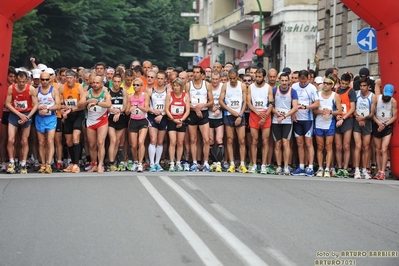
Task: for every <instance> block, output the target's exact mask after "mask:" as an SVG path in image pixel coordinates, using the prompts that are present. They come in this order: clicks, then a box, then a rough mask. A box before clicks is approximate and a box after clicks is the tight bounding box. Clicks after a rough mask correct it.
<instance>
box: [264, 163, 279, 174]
mask: <svg viewBox="0 0 399 266" xmlns="http://www.w3.org/2000/svg"><path fill="white" fill-rule="evenodd" d="M261 172H262V169H261ZM266 174H269V175H275V174H276V170H274V168H273V166H271V165H266Z"/></svg>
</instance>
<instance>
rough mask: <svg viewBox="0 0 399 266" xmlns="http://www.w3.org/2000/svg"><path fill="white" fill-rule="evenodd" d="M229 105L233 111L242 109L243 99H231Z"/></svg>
mask: <svg viewBox="0 0 399 266" xmlns="http://www.w3.org/2000/svg"><path fill="white" fill-rule="evenodd" d="M227 105H228V106H229V107H230V108H231V109H237V108H240V107H241V99H240V98H230V99H229V100H228V102H227Z"/></svg>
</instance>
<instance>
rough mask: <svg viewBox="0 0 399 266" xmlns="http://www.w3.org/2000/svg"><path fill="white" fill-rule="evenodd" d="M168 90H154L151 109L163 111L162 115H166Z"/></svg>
mask: <svg viewBox="0 0 399 266" xmlns="http://www.w3.org/2000/svg"><path fill="white" fill-rule="evenodd" d="M166 92H167V88H166V87H165V88H164V90H163V91H162V92H157V91H156V90H155V88H152V94H151V100H150V108H151V109H155V110H160V111H162V115H164V114H165V99H166Z"/></svg>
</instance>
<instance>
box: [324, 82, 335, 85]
mask: <svg viewBox="0 0 399 266" xmlns="http://www.w3.org/2000/svg"><path fill="white" fill-rule="evenodd" d="M323 84H324V85H333V83H332V82H323Z"/></svg>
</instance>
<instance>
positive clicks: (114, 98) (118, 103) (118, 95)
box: [108, 88, 123, 110]
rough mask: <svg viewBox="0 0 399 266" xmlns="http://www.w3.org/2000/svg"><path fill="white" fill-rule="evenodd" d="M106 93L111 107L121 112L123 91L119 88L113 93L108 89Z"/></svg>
mask: <svg viewBox="0 0 399 266" xmlns="http://www.w3.org/2000/svg"><path fill="white" fill-rule="evenodd" d="M108 93H109V95H110V96H111V103H112V107H113V108H118V109H120V110H121V109H122V107H123V89H122V88H120V89H119V91H117V92H114V91H113V90H112V89H108Z"/></svg>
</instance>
